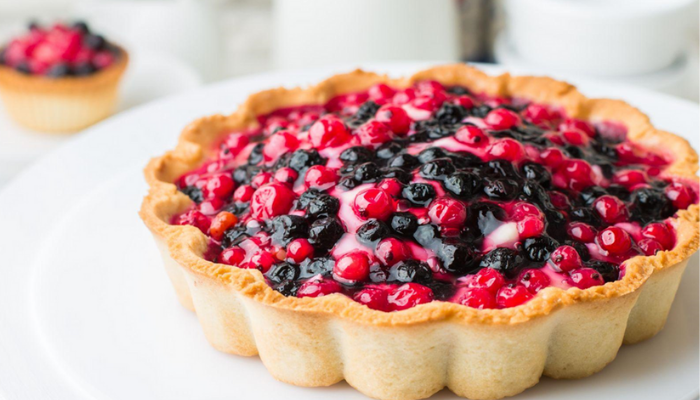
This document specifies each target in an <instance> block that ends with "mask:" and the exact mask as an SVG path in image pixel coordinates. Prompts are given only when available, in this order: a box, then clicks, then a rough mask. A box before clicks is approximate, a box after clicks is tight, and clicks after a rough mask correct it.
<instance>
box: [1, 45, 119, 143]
mask: <svg viewBox="0 0 700 400" xmlns="http://www.w3.org/2000/svg"><path fill="white" fill-rule="evenodd" d="M128 63H129V56H128V54H127V52H126V51H125V50H124V49H122V48H119V54H118V55H117V56H116V59H115V62H114V64H112V65H110V66H108V67H107V68H105V69H102V70H99V71H97V72H95V73H93V74H90V75H87V76H66V77H61V78H50V77H47V76H41V75H27V74H23V73H20V72H17V71H15V70H14V69H12V68H10V67H7V66H4V65H0V95H2V98H3V101H4V105H5V108H6V109H7V111H8V113H9V114H10V116H11V117H12V118H13V119H14V120H15V121H17V122H18V123H20V124H22V125H24V126H26V127H27V128H30V129H34V130H38V131H43V132H57V133H66V132H75V131H78V130H81V129H83V128H85V127H88V126H90V125H92V124H94V123H95V122H98V121H100V120H102V119H104V118H106V117H108V116H109V115H110V114H111V113H112V111H114V108H115V106H116V103H117V89H118V85H119V81H120V80H121V77H122V75H123V74H124V71H125V70H126V67H127V65H128Z"/></svg>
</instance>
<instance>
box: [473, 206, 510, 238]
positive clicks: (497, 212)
mask: <svg viewBox="0 0 700 400" xmlns="http://www.w3.org/2000/svg"><path fill="white" fill-rule="evenodd" d="M505 220H506V212H505V211H504V210H503V209H502V208H501V207H499V206H498V205H496V204H494V203H490V202H478V203H474V204H472V205H471V206H470V207H469V211H468V212H467V226H473V227H474V228H476V229H478V232H473V236H486V235H488V234H489V233H491V232H493V231H494V230H495V229H496V228H498V227H499V226H501V225H502V224H503V221H505Z"/></svg>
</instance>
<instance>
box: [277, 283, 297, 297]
mask: <svg viewBox="0 0 700 400" xmlns="http://www.w3.org/2000/svg"><path fill="white" fill-rule="evenodd" d="M300 285H301V282H296V281H285V282H282V283H281V284H279V285H277V286H275V287H274V289H275V290H276V291H278V292H280V293H281V294H282V295H283V296H286V297H292V296H296V295H297V291H298V290H299V286H300Z"/></svg>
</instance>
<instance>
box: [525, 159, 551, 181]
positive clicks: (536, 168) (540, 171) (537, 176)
mask: <svg viewBox="0 0 700 400" xmlns="http://www.w3.org/2000/svg"><path fill="white" fill-rule="evenodd" d="M521 170H522V173H523V176H524V177H525V179H528V180H531V181H535V182H537V183H539V184H540V185H542V186H544V187H548V186H549V185H550V184H551V183H552V174H550V173H549V171H547V169H546V168H545V167H543V166H542V165H540V164H534V163H526V164H524V165H523V166H522V167H521Z"/></svg>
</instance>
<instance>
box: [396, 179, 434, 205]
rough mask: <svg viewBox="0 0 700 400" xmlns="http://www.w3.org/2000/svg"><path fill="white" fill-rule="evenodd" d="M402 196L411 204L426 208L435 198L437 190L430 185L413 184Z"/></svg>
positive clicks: (405, 189) (407, 187)
mask: <svg viewBox="0 0 700 400" xmlns="http://www.w3.org/2000/svg"><path fill="white" fill-rule="evenodd" d="M401 194H402V195H403V197H404V198H405V199H406V200H408V201H410V202H411V203H413V204H416V205H419V206H423V207H425V206H427V205H428V204H429V203H430V202H431V201H432V200H433V198H435V188H434V187H433V185H431V184H428V183H412V184H410V185H408V186H406V187H405V188H403V191H402V192H401Z"/></svg>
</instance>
